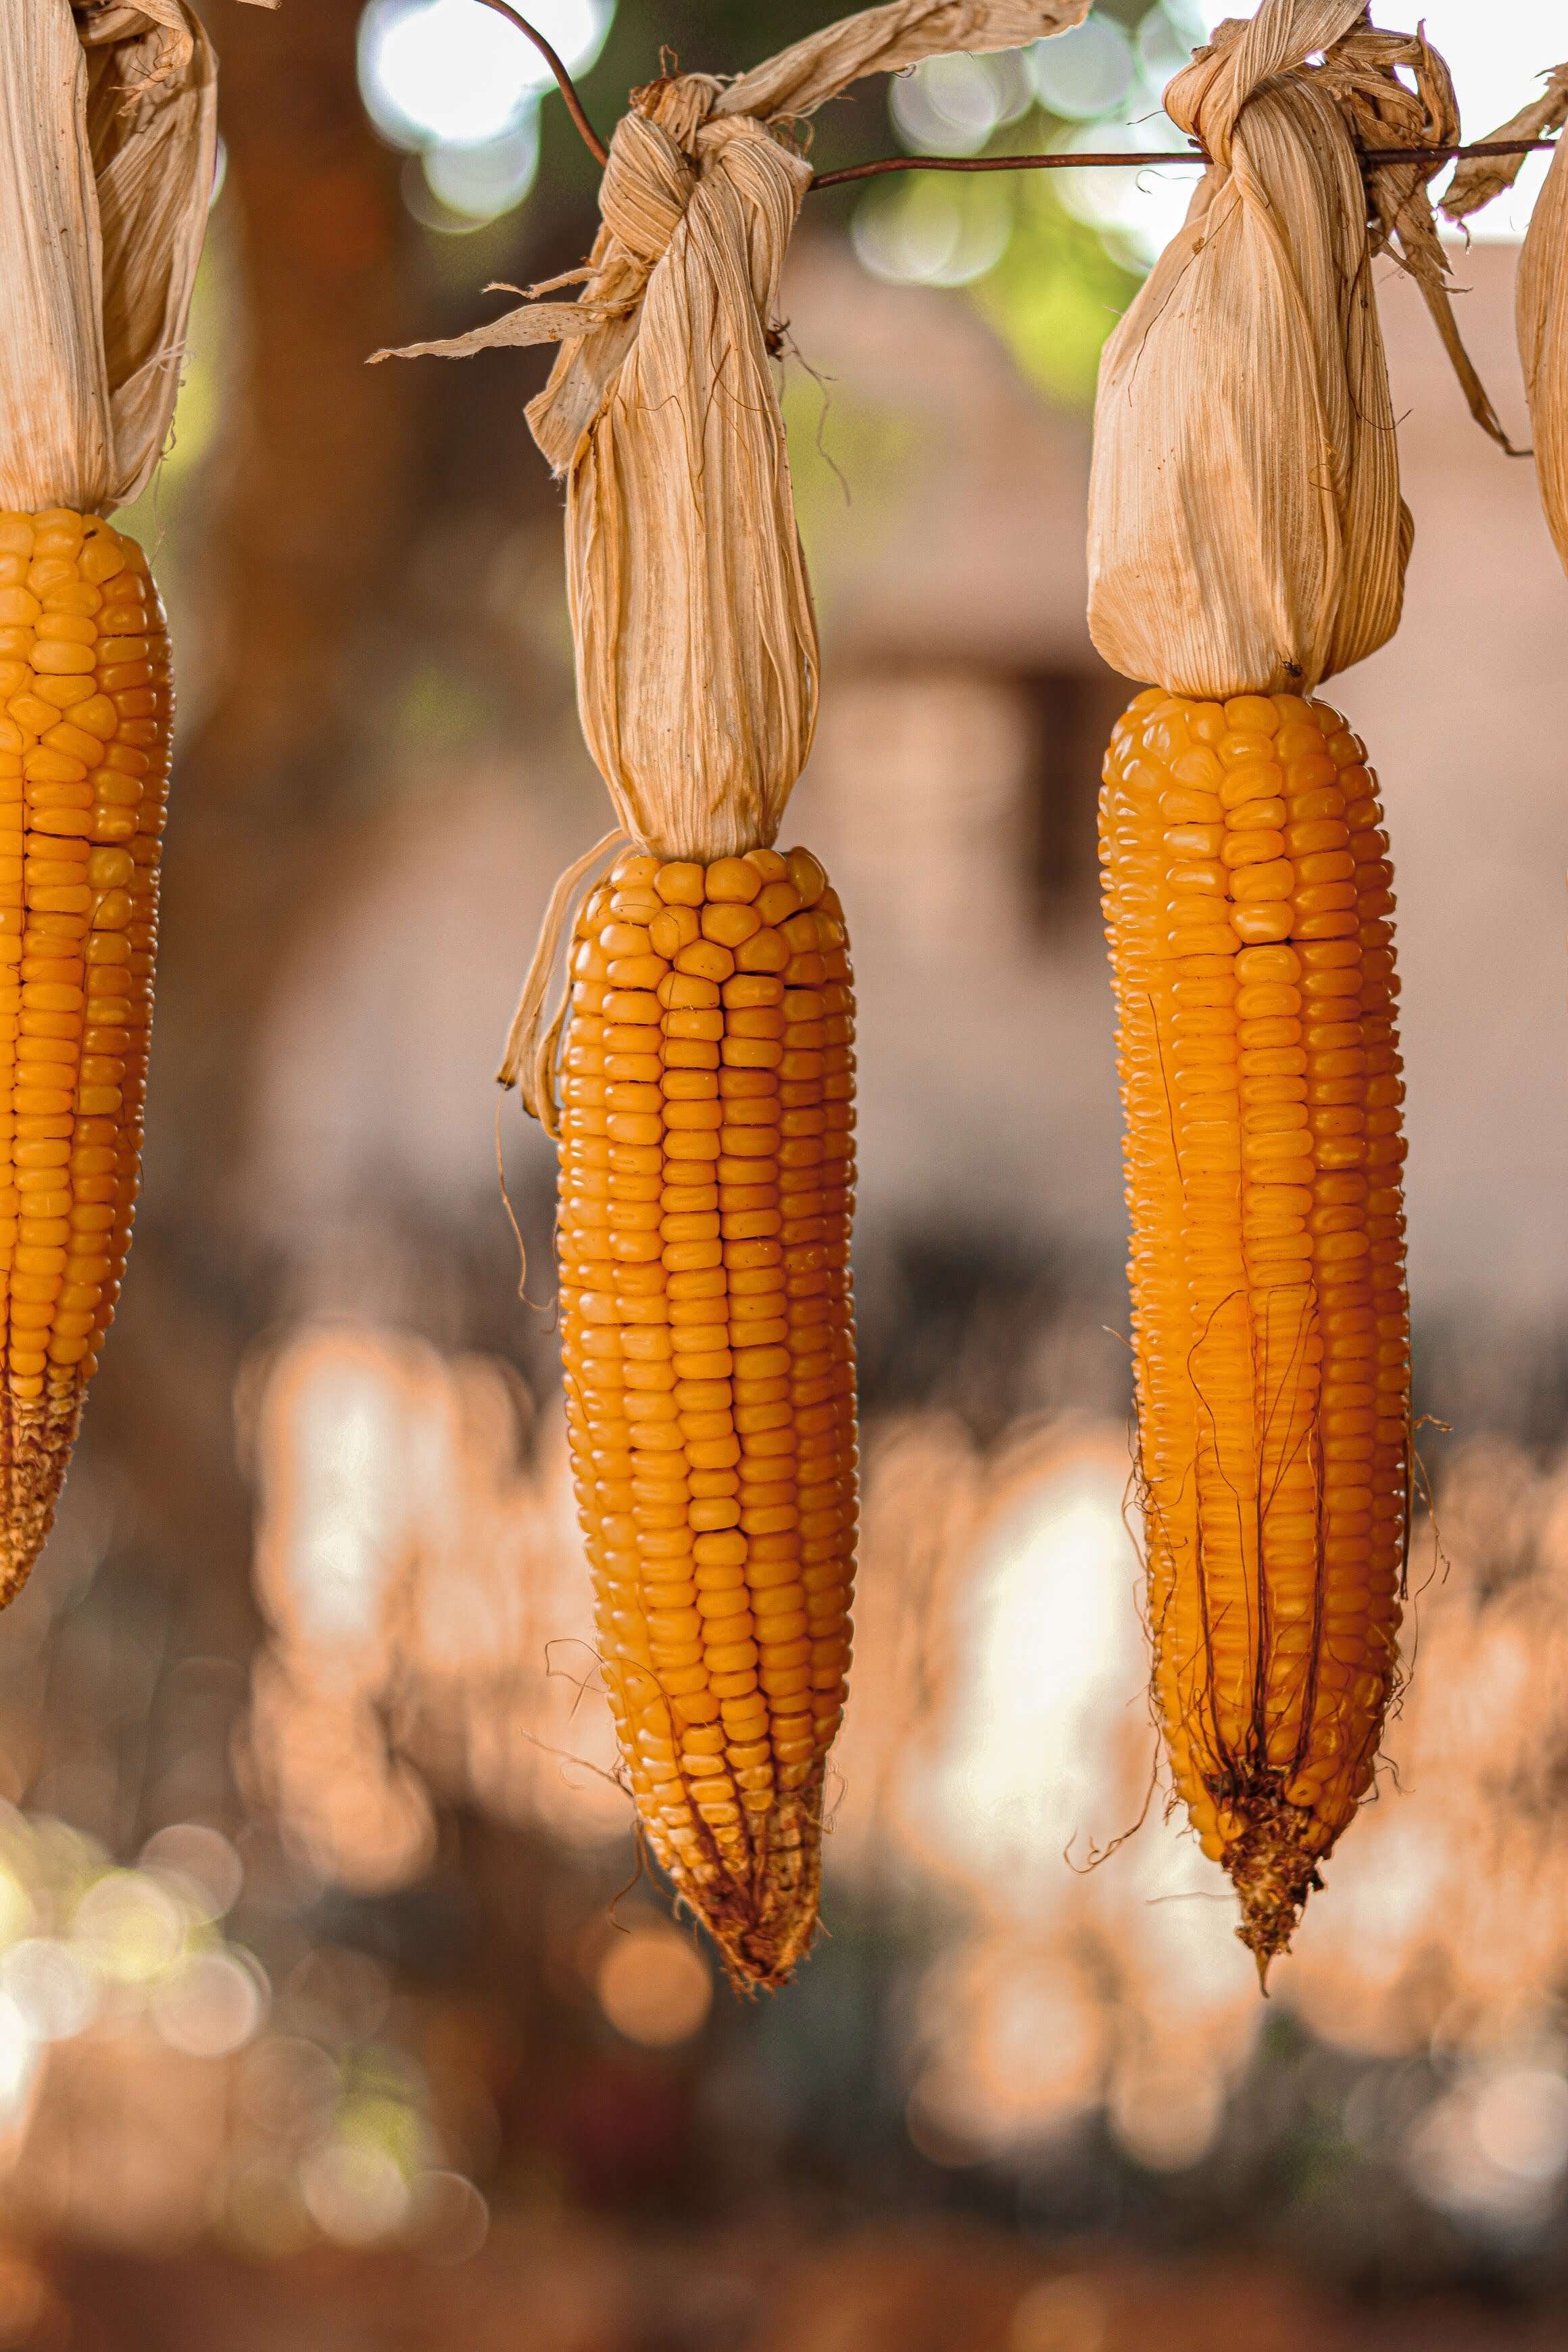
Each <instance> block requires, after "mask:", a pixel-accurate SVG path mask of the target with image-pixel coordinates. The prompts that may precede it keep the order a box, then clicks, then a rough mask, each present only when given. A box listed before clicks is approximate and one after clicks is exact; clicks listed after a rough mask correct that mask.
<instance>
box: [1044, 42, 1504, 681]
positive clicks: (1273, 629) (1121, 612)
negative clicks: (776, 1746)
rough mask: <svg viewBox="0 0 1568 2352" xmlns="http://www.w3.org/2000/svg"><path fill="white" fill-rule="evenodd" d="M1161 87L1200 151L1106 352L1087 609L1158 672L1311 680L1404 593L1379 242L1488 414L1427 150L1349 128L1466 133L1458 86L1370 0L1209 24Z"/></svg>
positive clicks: (1419, 140) (1106, 633) (1097, 630)
mask: <svg viewBox="0 0 1568 2352" xmlns="http://www.w3.org/2000/svg"><path fill="white" fill-rule="evenodd" d="M1399 68H1405V69H1406V70H1407V71H1409V72H1410V73H1411V74H1412V76H1413V78H1414V81H1415V88H1414V89H1409V88H1407V87H1406V86H1405V83H1404V82H1403V81H1401V80H1400V79H1399V78H1398V69H1399ZM1165 108H1166V111H1167V112H1168V113H1169V115H1170V116H1171V119H1172V121H1173V122H1175V123H1176V124H1177V126H1178V127H1179V128H1180V129H1181V130H1183V131H1188V132H1190V133H1191V134H1192V135H1193V136H1194V137H1195V138H1196V139H1197V140H1198V141H1199V142H1201V143H1202V145H1203V147H1204V148H1205V152H1207V154H1208V155H1209V156H1210V157H1211V159H1212V161H1211V163H1210V165H1209V168H1208V169H1207V170H1206V171H1205V173H1204V176H1203V179H1202V181H1201V182H1200V183H1199V185H1198V187H1197V189H1196V191H1195V192H1194V197H1193V202H1192V205H1191V208H1190V210H1189V212H1188V215H1187V219H1186V222H1185V225H1184V227H1183V229H1182V230H1181V232H1180V234H1179V235H1178V236H1175V237H1174V238H1173V240H1172V242H1171V243H1170V245H1169V246H1167V247H1166V249H1165V251H1164V252H1163V255H1162V256H1161V257H1160V259H1159V261H1158V262H1157V263H1156V264H1155V266H1154V268H1153V270H1152V273H1151V275H1150V277H1149V279H1148V281H1147V283H1146V284H1145V285H1144V287H1143V289H1142V291H1141V293H1140V294H1139V296H1138V298H1137V299H1136V300H1135V301H1134V302H1133V304H1132V306H1131V310H1129V311H1128V313H1127V315H1126V317H1125V318H1124V319H1123V320H1122V321H1121V325H1120V326H1119V328H1118V329H1117V331H1116V332H1115V333H1114V334H1113V335H1112V337H1111V339H1110V342H1109V343H1108V344H1107V346H1106V350H1105V354H1104V358H1103V361H1102V363H1101V368H1100V389H1099V397H1098V403H1097V406H1096V412H1095V453H1094V465H1093V472H1092V477H1091V482H1090V489H1089V630H1090V634H1091V635H1092V636H1093V639H1094V642H1095V644H1096V646H1098V647H1099V649H1100V652H1101V653H1102V654H1103V655H1104V656H1105V658H1106V660H1107V661H1109V662H1110V663H1111V664H1112V665H1113V666H1114V667H1116V668H1118V669H1120V670H1121V671H1123V672H1124V673H1125V674H1126V675H1127V676H1128V677H1132V678H1137V679H1139V680H1153V681H1155V682H1157V683H1158V684H1160V685H1162V686H1164V687H1166V688H1168V689H1169V690H1170V691H1172V692H1173V693H1181V694H1188V695H1193V696H1197V697H1200V698H1208V699H1224V698H1226V697H1229V696H1232V695H1238V694H1246V693H1263V694H1267V693H1276V692H1291V693H1305V692H1309V691H1310V690H1311V689H1312V688H1314V687H1316V686H1318V685H1319V684H1320V683H1321V680H1323V679H1324V678H1326V677H1331V676H1332V675H1333V673H1334V672H1335V671H1337V670H1342V669H1344V668H1346V667H1349V665H1350V664H1351V663H1352V662H1357V661H1360V660H1362V659H1363V657H1364V656H1366V655H1368V654H1370V653H1373V652H1374V651H1375V649H1376V648H1377V647H1378V646H1381V645H1383V644H1384V642H1385V641H1386V640H1387V638H1389V637H1390V636H1391V635H1393V633H1394V628H1395V627H1396V625H1397V624H1398V620H1399V611H1400V603H1401V599H1402V596H1403V593H1404V577H1405V562H1406V560H1407V558H1408V555H1409V551H1410V541H1411V522H1410V517H1409V514H1408V511H1407V510H1406V509H1405V506H1404V504H1403V503H1402V501H1401V499H1400V496H1399V475H1398V460H1397V456H1396V452H1395V447H1394V412H1393V407H1392V404H1391V402H1390V397H1389V389H1388V373H1387V367H1386V363H1385V360H1384V348H1383V337H1382V332H1381V330H1380V328H1379V325H1378V319H1377V310H1376V304H1375V301H1374V298H1373V278H1372V263H1373V260H1374V258H1376V257H1377V256H1379V255H1380V254H1383V253H1389V254H1391V255H1392V256H1393V257H1394V259H1395V260H1396V261H1398V262H1399V263H1400V264H1401V265H1402V266H1403V267H1404V268H1406V269H1408V270H1409V271H1410V272H1411V274H1412V275H1413V276H1414V277H1415V279H1416V280H1417V282H1418V284H1419V285H1420V286H1421V288H1422V290H1423V293H1424V294H1425V296H1426V299H1427V302H1428V304H1429V305H1430V307H1431V308H1432V310H1433V312H1434V315H1435V316H1436V320H1437V322H1438V325H1439V328H1440V330H1441V331H1442V333H1443V339H1444V341H1445V343H1446V345H1447V348H1448V350H1449V353H1450V356H1451V357H1452V358H1453V359H1454V362H1455V364H1456V366H1457V367H1458V369H1459V371H1460V373H1461V377H1462V380H1463V381H1464V382H1465V386H1466V391H1467V394H1468V397H1469V399H1470V402H1471V406H1472V409H1473V410H1474V412H1475V414H1476V415H1477V416H1478V419H1479V421H1480V422H1481V423H1483V424H1484V425H1486V428H1487V429H1488V430H1489V431H1491V432H1494V433H1495V434H1496V435H1497V436H1498V437H1501V434H1500V427H1499V426H1498V425H1497V424H1496V419H1495V418H1494V417H1493V416H1492V415H1491V411H1490V409H1489V405H1488V404H1487V403H1486V398H1485V394H1484V393H1482V391H1481V389H1480V386H1479V383H1477V382H1476V381H1475V378H1474V374H1473V371H1470V370H1469V366H1468V361H1467V360H1466V359H1465V357H1464V353H1463V352H1462V349H1461V347H1460V345H1459V341H1458V333H1457V331H1456V330H1455V329H1454V326H1453V320H1452V314H1451V311H1450V310H1449V306H1448V301H1447V291H1446V288H1445V276H1444V274H1445V269H1446V263H1445V260H1444V257H1443V252H1442V247H1441V246H1440V245H1439V243H1438V239H1437V236H1436V226H1435V224H1434V221H1433V216H1432V209H1431V205H1430V202H1429V200H1428V197H1427V194H1426V184H1425V179H1424V177H1423V167H1422V166H1420V165H1415V164H1400V165H1394V166H1384V167H1379V168H1377V169H1375V170H1373V171H1372V172H1371V173H1368V174H1367V175H1366V176H1365V177H1364V178H1363V166H1362V163H1361V161H1360V157H1359V152H1358V151H1359V150H1360V149H1363V148H1367V147H1388V146H1415V145H1427V144H1438V143H1441V142H1452V141H1455V140H1457V138H1458V110H1457V108H1456V106H1455V102H1454V94H1453V85H1452V83H1451V81H1450V79H1449V76H1448V71H1447V67H1446V66H1445V65H1444V63H1443V60H1442V58H1440V57H1438V55H1437V54H1436V51H1435V50H1434V49H1433V48H1432V47H1430V45H1429V44H1428V43H1427V42H1426V39H1425V37H1423V36H1422V35H1421V34H1420V33H1416V34H1414V35H1405V34H1402V33H1390V32H1379V31H1376V30H1374V29H1373V28H1372V27H1371V26H1368V25H1367V24H1366V22H1365V15H1364V9H1363V5H1362V0H1264V5H1262V6H1261V7H1260V8H1259V9H1258V14H1257V16H1254V17H1252V18H1251V19H1249V20H1244V21H1238V20H1236V19H1228V20H1227V21H1226V23H1224V24H1222V25H1221V26H1218V28H1217V30H1216V32H1215V37H1214V39H1213V41H1212V42H1211V43H1210V45H1209V46H1208V47H1205V48H1202V49H1199V50H1198V51H1197V52H1196V53H1195V55H1194V61H1193V63H1192V64H1191V66H1189V67H1188V68H1186V69H1185V70H1184V72H1183V73H1180V74H1178V75H1177V76H1176V78H1175V79H1174V80H1173V82H1172V83H1171V84H1170V86H1169V87H1168V89H1166V92H1165ZM1434 168H1435V167H1434ZM1369 197H1370V205H1369ZM1369 211H1370V213H1371V221H1370V225H1369V220H1368V215H1369Z"/></svg>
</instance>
